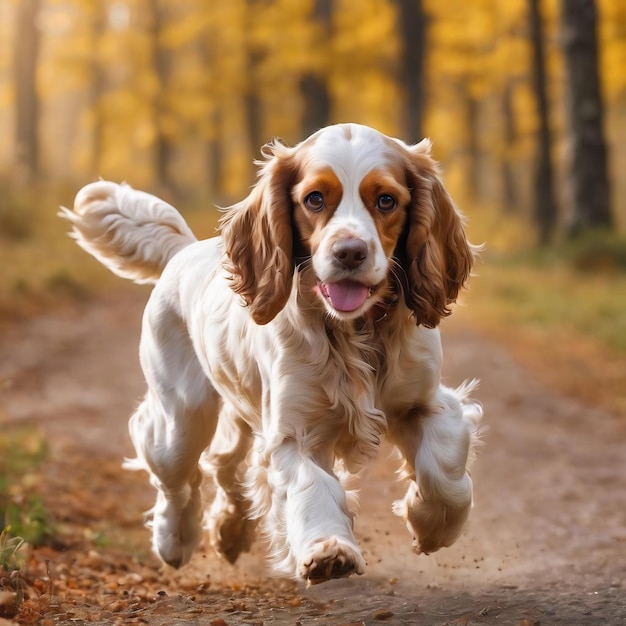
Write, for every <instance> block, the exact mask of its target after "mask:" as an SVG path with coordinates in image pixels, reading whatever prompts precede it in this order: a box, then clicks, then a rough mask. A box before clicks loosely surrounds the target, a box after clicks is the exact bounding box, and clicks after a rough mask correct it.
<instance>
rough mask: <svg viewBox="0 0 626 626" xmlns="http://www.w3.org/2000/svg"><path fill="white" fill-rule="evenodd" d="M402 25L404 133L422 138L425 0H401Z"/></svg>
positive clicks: (399, 1) (418, 139) (400, 18)
mask: <svg viewBox="0 0 626 626" xmlns="http://www.w3.org/2000/svg"><path fill="white" fill-rule="evenodd" d="M397 2H398V7H399V9H400V10H399V12H398V22H399V24H398V26H399V31H400V33H401V36H402V44H403V46H404V54H403V57H402V65H401V67H402V69H401V72H400V79H401V82H402V84H403V85H404V89H405V91H406V102H405V105H404V107H405V120H404V132H405V133H406V140H407V141H410V142H413V143H415V142H418V141H420V140H421V139H422V138H423V136H424V134H423V131H422V119H423V116H424V111H423V109H424V91H425V90H424V50H425V48H426V25H427V21H426V15H425V13H424V9H423V6H422V0H397Z"/></svg>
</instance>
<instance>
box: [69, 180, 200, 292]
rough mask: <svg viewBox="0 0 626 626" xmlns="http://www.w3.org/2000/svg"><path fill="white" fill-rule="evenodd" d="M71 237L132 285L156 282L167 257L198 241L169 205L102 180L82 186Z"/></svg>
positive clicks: (75, 208) (76, 205)
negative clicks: (128, 279)
mask: <svg viewBox="0 0 626 626" xmlns="http://www.w3.org/2000/svg"><path fill="white" fill-rule="evenodd" d="M59 215H60V216H61V217H63V218H65V219H67V220H69V221H70V222H72V226H73V231H72V233H71V235H70V236H71V237H73V238H74V239H75V240H76V243H78V245H79V246H80V247H81V248H83V249H84V250H86V251H87V252H89V253H90V254H92V255H93V256H95V257H96V259H98V260H99V261H100V262H101V263H102V264H103V265H104V266H105V267H108V268H109V269H110V270H111V271H112V272H113V273H115V274H117V275H118V276H121V277H122V278H130V279H131V280H134V281H135V282H136V283H155V282H156V281H157V280H158V279H159V276H160V275H161V272H162V271H163V269H164V268H165V266H166V265H167V263H168V261H169V260H170V259H171V258H172V257H173V256H174V255H175V254H176V253H177V252H178V251H179V250H181V249H182V248H184V247H185V246H188V245H189V244H190V243H193V242H194V241H196V238H195V236H194V234H193V233H192V232H191V230H190V228H189V226H187V223H186V222H185V220H184V219H183V217H182V216H181V214H180V213H179V212H178V211H177V210H176V209H175V208H174V207H173V206H171V205H169V204H167V203H166V202H164V201H163V200H160V199H159V198H156V197H155V196H151V195H150V194H148V193H145V192H143V191H137V190H135V189H133V188H132V187H130V186H129V185H126V184H123V185H118V184H116V183H111V182H108V181H105V180H100V181H98V182H95V183H91V184H89V185H87V186H85V187H83V188H82V189H81V190H80V191H79V192H78V194H76V199H75V200H74V210H73V211H70V210H69V209H66V208H65V207H61V211H60V212H59Z"/></svg>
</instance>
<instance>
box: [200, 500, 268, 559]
mask: <svg viewBox="0 0 626 626" xmlns="http://www.w3.org/2000/svg"><path fill="white" fill-rule="evenodd" d="M247 508H248V504H247V502H246V501H245V500H237V499H235V498H234V497H229V496H228V495H227V494H226V493H224V491H223V490H222V489H218V491H217V493H216V495H215V500H214V501H213V504H212V506H211V511H210V512H209V516H208V522H207V528H208V531H209V536H210V538H211V545H212V546H213V548H214V549H215V551H216V552H217V553H218V554H220V555H221V556H223V557H224V558H225V559H226V560H227V561H228V562H229V563H234V562H235V561H236V560H237V558H238V557H239V555H240V554H241V553H242V552H248V551H249V550H250V547H251V546H252V542H253V541H254V537H255V531H256V524H257V522H256V520H250V519H248V518H247V517H246V514H247Z"/></svg>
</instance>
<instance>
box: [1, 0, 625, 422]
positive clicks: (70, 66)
mask: <svg viewBox="0 0 626 626" xmlns="http://www.w3.org/2000/svg"><path fill="white" fill-rule="evenodd" d="M346 121H352V122H359V123H364V124H368V125H372V126H374V127H376V128H378V129H379V130H381V131H382V132H384V133H387V134H390V135H394V136H397V137H400V138H402V139H404V140H406V141H408V142H415V141H418V140H419V139H421V138H422V137H423V136H428V137H430V138H431V139H432V140H433V143H434V154H435V157H436V158H437V159H438V160H439V161H440V162H441V164H442V166H443V170H444V179H445V182H446V185H447V187H448V189H449V190H450V192H451V194H452V195H453V197H454V198H455V199H456V201H457V203H458V204H459V205H460V207H461V208H462V209H463V211H464V212H465V213H466V214H467V215H468V216H469V218H470V222H469V232H470V234H471V237H472V238H473V240H474V241H477V242H480V241H485V242H486V245H487V248H486V250H487V251H486V252H485V254H484V261H483V263H482V264H481V265H480V266H479V267H478V269H477V273H478V274H479V277H478V278H477V279H476V280H475V281H474V286H473V287H472V291H471V293H470V296H469V299H470V300H471V306H469V307H467V310H468V315H470V316H472V317H473V318H474V320H475V322H476V323H477V324H482V326H483V327H484V328H486V329H488V330H489V332H492V333H498V332H499V334H500V335H501V336H502V337H503V338H504V339H506V340H507V341H509V342H513V343H515V342H516V341H517V342H518V343H519V344H520V345H521V344H523V345H524V346H525V347H527V346H528V345H529V341H530V342H531V343H532V341H535V342H536V343H537V345H538V346H544V347H543V348H542V350H543V352H544V353H545V345H546V344H545V341H546V339H548V340H549V341H550V345H551V350H550V351H551V352H554V351H556V348H554V345H555V344H557V343H564V344H565V345H567V346H568V347H569V348H573V346H574V344H575V345H576V346H579V347H580V346H581V345H586V344H585V342H589V345H593V346H599V348H598V349H599V350H602V351H605V350H606V351H608V352H607V354H610V355H611V356H610V357H609V356H607V354H604V352H603V353H602V354H603V356H602V359H603V363H604V364H605V365H604V367H608V366H607V365H606V364H607V363H609V362H612V363H613V362H615V363H617V365H615V368H614V369H615V377H616V380H617V382H619V381H620V380H621V381H623V378H624V373H623V372H624V360H623V359H624V355H626V314H625V313H624V311H626V236H625V234H624V233H625V231H626V177H625V176H623V175H621V176H620V173H621V172H625V171H626V3H625V2H624V1H623V0H597V1H593V0H510V1H507V2H502V1H500V0H471V1H467V2H463V1H461V0H359V1H358V2H357V1H356V0H0V137H1V138H2V139H1V140H0V272H1V274H0V313H2V314H3V315H4V316H14V315H15V314H16V312H17V314H18V315H22V314H26V313H28V312H29V311H35V312H36V311H38V310H40V309H41V306H42V303H43V304H45V306H49V305H50V303H51V302H53V301H57V300H63V299H64V298H66V297H68V296H69V297H72V298H76V297H83V296H85V297H86V294H88V293H90V292H91V291H93V290H94V289H105V288H107V286H108V285H109V284H113V282H112V281H113V280H114V279H110V278H109V277H108V276H107V275H106V273H105V271H104V270H102V269H101V268H100V267H99V266H97V265H96V263H95V262H93V264H92V261H91V260H90V259H87V257H85V256H84V254H83V253H82V252H81V251H79V250H74V248H73V247H72V245H71V244H70V242H69V241H68V240H67V238H66V237H65V234H64V232H65V231H66V230H67V226H66V225H65V224H63V223H61V221H60V220H58V218H57V217H56V216H55V213H56V207H57V206H58V205H59V204H71V202H72V199H73V196H74V194H75V192H76V190H77V189H78V188H79V187H80V186H82V185H83V184H85V183H87V182H89V181H91V180H93V179H95V178H96V177H98V176H101V177H103V178H107V179H112V180H116V181H121V180H125V181H127V182H129V183H130V184H132V185H133V186H134V187H137V188H141V189H145V190H148V191H152V192H153V193H157V194H159V195H162V196H163V197H164V198H166V199H167V200H168V201H170V202H172V203H174V204H175V205H176V206H177V207H179V208H180V209H181V210H182V212H183V213H184V214H185V216H186V217H187V218H188V219H189V221H190V222H191V224H192V226H193V227H194V228H195V229H196V232H197V233H198V234H199V235H200V236H209V235H211V234H212V232H213V228H214V225H215V219H216V215H217V213H216V211H215V210H214V209H213V208H212V207H213V206H214V205H215V204H221V205H224V204H228V203H230V202H232V201H235V200H237V199H240V198H241V197H243V196H244V195H246V194H247V191H248V188H249V186H250V185H251V184H252V183H253V182H254V175H255V172H254V166H253V159H254V158H256V157H258V156H259V155H260V152H259V149H260V147H261V146H262V145H263V143H265V142H266V141H267V140H268V139H270V138H272V137H276V136H278V137H281V138H283V139H284V140H285V141H286V142H287V143H289V144H294V143H296V142H298V141H300V140H302V139H304V138H305V137H306V136H307V135H309V134H310V133H311V132H313V131H314V130H316V129H317V128H319V127H321V126H324V125H326V124H329V123H335V122H346ZM108 281H111V283H109V282H108ZM115 285H117V287H116V288H121V287H119V285H120V283H118V282H116V283H115ZM561 334H562V335H563V337H564V338H565V339H564V341H563V342H560V341H557V338H558V337H560V336H561ZM516 337H517V339H516ZM529 337H530V339H529ZM572 337H575V341H574V340H572V339H571V338H572ZM579 339H580V340H579ZM594 350H595V348H594ZM594 354H595V352H594ZM578 357H579V359H580V362H581V363H587V364H588V365H587V368H586V369H585V368H583V370H584V372H586V373H587V374H588V370H589V368H593V366H592V365H590V363H591V362H595V361H593V360H592V359H590V358H588V354H587V353H585V352H583V353H582V354H580V355H578ZM613 357H614V358H615V359H617V361H611V359H613ZM563 358H564V359H566V360H571V354H569V353H568V355H566V356H564V357H563ZM551 369H554V368H553V367H552V366H551ZM584 372H583V373H584ZM581 375H582V374H581ZM618 379H619V380H618ZM619 384H620V385H621V387H622V388H623V387H624V385H623V382H621V383H619ZM572 388H578V384H577V383H572ZM622 390H623V389H622ZM620 402H621V404H620V407H621V406H622V405H623V407H624V409H625V410H626V400H625V399H624V397H623V393H622V398H621V400H620Z"/></svg>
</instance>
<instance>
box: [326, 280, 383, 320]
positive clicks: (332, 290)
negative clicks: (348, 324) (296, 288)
mask: <svg viewBox="0 0 626 626" xmlns="http://www.w3.org/2000/svg"><path fill="white" fill-rule="evenodd" d="M319 290H320V293H321V294H322V296H323V297H324V298H325V299H326V300H327V302H328V303H329V304H330V305H331V306H332V307H333V309H335V310H336V311H340V312H342V313H351V312H353V311H356V310H357V309H360V308H361V307H362V306H363V305H364V304H365V301H366V300H367V299H368V298H369V297H371V295H372V294H373V293H374V287H368V286H367V285H364V284H362V283H359V282H357V281H356V280H349V279H346V280H339V281H337V282H336V283H325V282H322V281H320V282H319Z"/></svg>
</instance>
